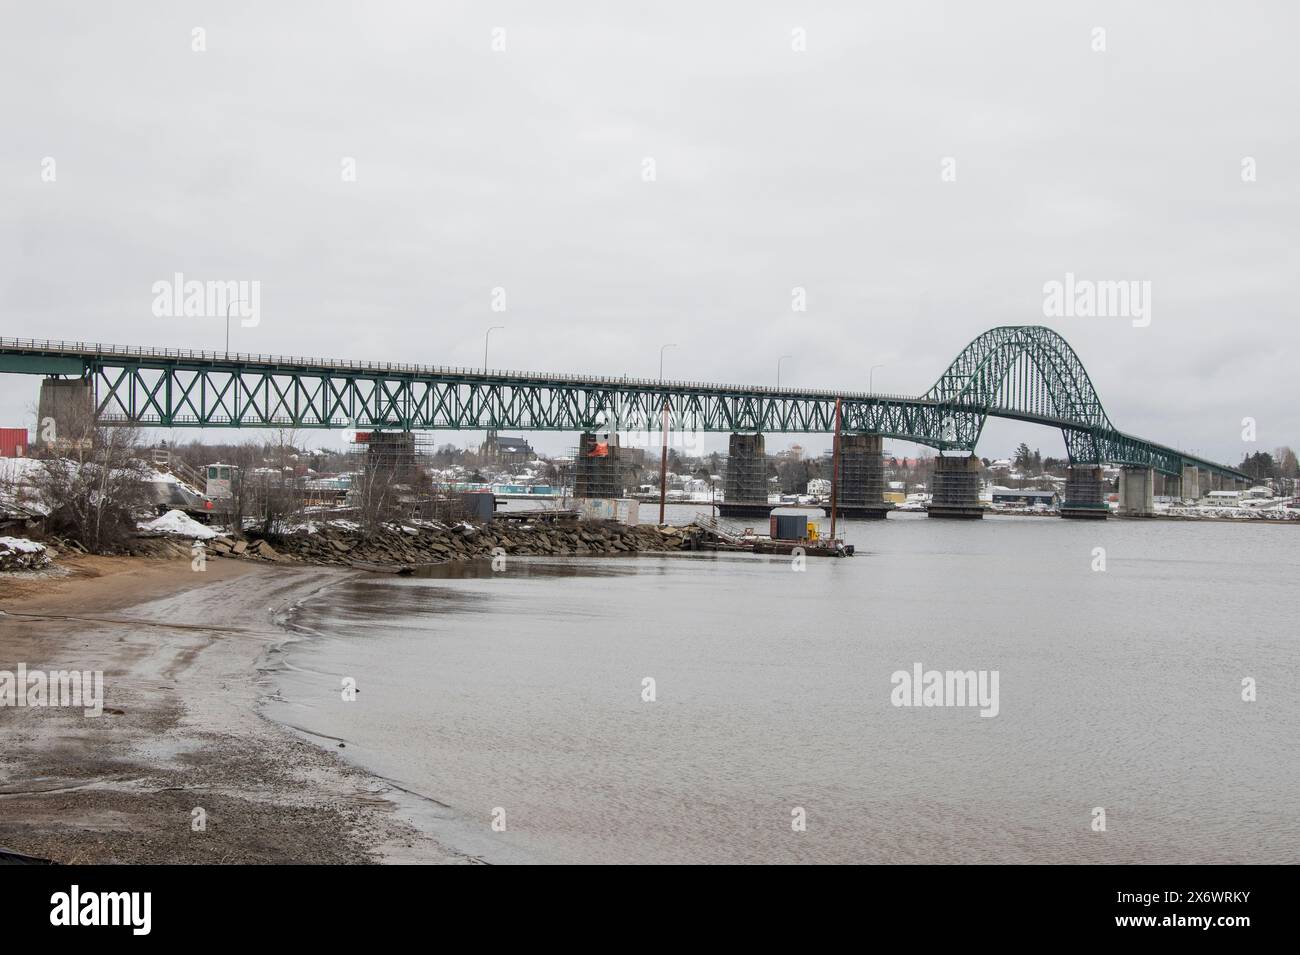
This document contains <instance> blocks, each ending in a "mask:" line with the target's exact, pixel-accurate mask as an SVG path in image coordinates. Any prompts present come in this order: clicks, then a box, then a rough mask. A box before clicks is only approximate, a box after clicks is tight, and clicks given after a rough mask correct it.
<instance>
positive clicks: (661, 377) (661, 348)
mask: <svg viewBox="0 0 1300 955" xmlns="http://www.w3.org/2000/svg"><path fill="white" fill-rule="evenodd" d="M676 347H677V343H676V342H669V343H668V344H667V345H660V346H659V380H660V381H663V380H664V349H665V348H676Z"/></svg>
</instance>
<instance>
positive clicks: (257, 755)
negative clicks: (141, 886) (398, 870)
mask: <svg viewBox="0 0 1300 955" xmlns="http://www.w3.org/2000/svg"><path fill="white" fill-rule="evenodd" d="M60 565H61V566H60V569H59V570H58V571H56V572H54V573H44V574H42V575H39V576H37V575H33V574H5V575H0V610H3V611H4V614H3V615H0V669H3V670H9V671H15V670H17V667H18V664H19V663H25V664H26V665H27V667H28V668H29V669H43V670H60V669H75V670H83V671H84V670H102V671H103V673H104V708H105V711H104V713H103V715H101V716H99V717H97V718H96V717H87V716H86V715H85V714H84V712H83V710H82V709H81V708H73V707H43V708H42V707H33V708H28V707H4V706H0V743H2V744H3V745H2V746H0V847H3V848H6V849H9V850H13V851H17V852H23V853H27V854H30V855H34V856H39V857H42V858H47V859H52V860H55V861H57V862H65V863H146V862H148V863H363V862H408V861H409V862H414V861H419V862H451V863H454V862H470V861H474V860H473V859H472V858H470V857H468V856H465V855H463V854H460V853H456V852H454V851H452V850H451V849H448V848H447V847H445V846H444V845H442V844H440V843H439V842H438V841H437V840H436V838H435V837H433V836H432V835H430V834H429V833H428V829H427V827H425V826H421V827H420V828H417V827H416V826H415V825H413V824H412V819H413V818H414V817H415V816H418V815H419V812H418V810H419V808H420V807H416V810H417V811H416V812H415V813H414V814H413V812H412V807H411V805H410V803H411V800H410V797H409V795H408V794H405V793H401V792H399V791H397V790H395V789H394V788H393V787H392V786H391V785H390V784H388V783H386V782H385V781H383V780H381V779H378V778H376V777H374V776H372V775H370V774H368V773H365V772H364V771H362V770H359V769H357V768H355V767H352V766H349V765H347V764H346V763H345V762H344V761H343V760H342V759H341V758H339V756H338V755H336V754H335V753H333V752H331V751H329V750H328V749H323V748H322V747H321V746H320V745H316V744H314V743H312V742H309V741H308V740H306V739H304V738H303V737H302V736H300V735H299V734H296V733H295V732H294V731H292V730H290V729H287V728H285V727H282V726H280V725H279V724H276V723H274V722H272V721H270V720H269V719H267V718H265V717H264V716H263V715H262V714H261V713H260V712H259V706H258V701H259V699H261V698H262V697H264V696H266V695H269V694H273V693H274V692H275V686H274V677H273V674H272V673H271V672H270V670H269V661H270V660H273V659H274V658H275V656H276V655H277V647H278V645H279V644H281V643H282V642H283V641H285V640H286V639H287V638H288V636H289V635H288V633H287V632H286V631H285V630H284V629H282V628H281V627H279V626H278V625H277V624H276V622H275V621H276V618H277V616H278V615H279V614H282V613H284V612H286V611H287V610H288V609H289V608H290V607H291V606H292V605H293V604H294V603H295V602H296V601H299V600H301V599H303V598H304V597H306V596H307V595H309V594H311V593H313V592H315V591H317V590H319V589H320V588H321V587H324V586H327V585H329V584H330V583H332V582H335V581H338V580H340V579H341V578H343V577H346V576H349V575H350V574H351V572H349V571H343V570H338V569H332V568H319V567H274V566H267V565H259V564H249V563H244V562H236V561H227V560H209V561H208V563H207V569H206V570H205V571H204V572H202V573H198V572H195V571H193V570H192V569H191V567H190V563H189V561H188V560H187V559H182V560H149V559H143V558H129V557H112V558H105V557H84V556H83V557H73V558H69V559H66V560H63V561H61V562H60ZM197 808H201V809H202V810H203V811H204V813H205V814H206V828H205V829H204V830H203V831H194V828H193V826H192V820H193V818H194V810H195V809H197Z"/></svg>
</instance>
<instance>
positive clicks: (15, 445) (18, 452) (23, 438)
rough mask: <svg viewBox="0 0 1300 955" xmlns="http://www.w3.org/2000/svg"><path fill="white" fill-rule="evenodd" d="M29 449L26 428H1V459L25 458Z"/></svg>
mask: <svg viewBox="0 0 1300 955" xmlns="http://www.w3.org/2000/svg"><path fill="white" fill-rule="evenodd" d="M27 447H28V445H27V429H26V428H0V458H25V457H27Z"/></svg>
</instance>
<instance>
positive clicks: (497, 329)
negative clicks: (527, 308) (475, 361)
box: [483, 325, 506, 374]
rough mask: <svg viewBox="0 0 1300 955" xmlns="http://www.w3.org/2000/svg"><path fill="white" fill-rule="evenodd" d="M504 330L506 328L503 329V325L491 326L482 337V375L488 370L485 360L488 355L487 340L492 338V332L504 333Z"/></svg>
mask: <svg viewBox="0 0 1300 955" xmlns="http://www.w3.org/2000/svg"><path fill="white" fill-rule="evenodd" d="M505 328H506V327H505V326H504V325H493V326H492V327H491V328H489V329H488V330H487V332H486V333H485V334H484V335H483V373H484V374H487V370H488V360H487V355H488V339H490V338H491V337H492V333H493V332H501V331H505Z"/></svg>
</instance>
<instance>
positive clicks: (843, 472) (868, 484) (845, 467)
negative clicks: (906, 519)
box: [835, 434, 891, 517]
mask: <svg viewBox="0 0 1300 955" xmlns="http://www.w3.org/2000/svg"><path fill="white" fill-rule="evenodd" d="M883 454H884V438H883V437H882V436H881V435H879V434H846V435H843V436H842V437H841V438H840V470H839V474H838V475H837V486H836V488H835V500H836V507H835V509H836V510H837V511H838V512H839V514H840V516H841V517H884V516H885V515H886V514H888V513H889V511H890V507H891V505H889V504H886V503H885V462H884V457H883Z"/></svg>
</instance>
